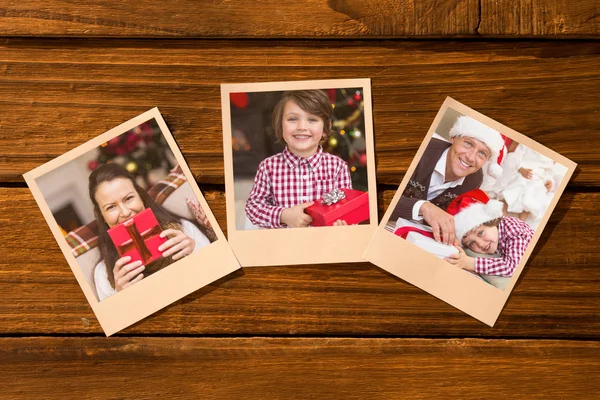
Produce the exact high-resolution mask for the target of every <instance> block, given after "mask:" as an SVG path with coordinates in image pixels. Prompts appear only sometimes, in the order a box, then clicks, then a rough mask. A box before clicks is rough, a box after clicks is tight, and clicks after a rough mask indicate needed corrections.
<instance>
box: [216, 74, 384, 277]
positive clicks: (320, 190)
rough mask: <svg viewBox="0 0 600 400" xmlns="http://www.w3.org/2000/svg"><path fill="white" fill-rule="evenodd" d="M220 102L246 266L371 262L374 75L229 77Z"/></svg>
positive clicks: (236, 232) (234, 219)
mask: <svg viewBox="0 0 600 400" xmlns="http://www.w3.org/2000/svg"><path fill="white" fill-rule="evenodd" d="M221 107H222V117H223V158H224V167H225V168H224V169H225V195H226V199H225V200H226V206H227V236H228V243H229V244H230V246H231V248H232V249H233V252H234V253H235V255H236V257H237V258H238V260H239V261H240V264H241V265H242V266H244V267H250V266H264V265H298V264H306V263H332V262H350V261H362V253H363V251H364V249H365V247H366V245H367V243H368V242H369V240H370V239H371V235H372V232H373V231H374V230H375V229H377V188H376V181H375V158H374V146H373V112H372V108H371V82H370V80H369V79H330V80H307V81H287V82H258V83H227V84H222V85H221ZM297 228H303V229H297ZM306 228H308V229H306ZM346 242H352V246H345V245H342V244H343V243H346ZM267 243H268V245H267ZM265 246H268V251H257V249H262V248H265V249H266V248H267V247H265ZM306 248H311V249H313V250H312V251H306Z"/></svg>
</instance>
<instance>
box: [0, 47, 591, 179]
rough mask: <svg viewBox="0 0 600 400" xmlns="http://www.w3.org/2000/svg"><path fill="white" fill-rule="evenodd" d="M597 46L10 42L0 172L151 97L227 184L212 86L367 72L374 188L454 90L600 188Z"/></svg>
mask: <svg viewBox="0 0 600 400" xmlns="http://www.w3.org/2000/svg"><path fill="white" fill-rule="evenodd" d="M306 54H310V57H307V56H306ZM599 54H600V43H599V42H529V43H520V42H448V41H432V42H408V41H406V42H397V41H394V42H392V41H377V42H343V41H335V42H333V41H312V42H308V41H272V42H271V41H269V42H265V41H248V42H244V46H239V42H237V41H200V42H196V41H186V40H180V41H171V40H165V41H140V40H85V41H83V40H66V41H62V40H61V41H56V40H39V41H32V40H23V39H15V40H13V39H10V40H6V41H5V42H4V44H3V45H2V46H0V104H1V105H2V109H3V112H2V116H1V117H0V129H1V130H2V132H4V134H3V135H1V136H0V181H3V182H22V177H21V175H22V174H23V173H25V172H27V171H28V170H30V169H32V168H34V167H36V166H38V165H40V164H42V163H44V162H46V161H48V160H50V159H52V158H55V157H56V156H58V155H60V154H62V153H64V152H66V151H68V150H70V149H72V148H74V147H76V146H77V145H79V144H82V143H84V142H86V141H87V140H89V139H91V138H93V137H95V136H97V135H98V134H100V133H102V132H104V131H106V130H108V129H110V128H112V127H114V126H116V125H118V124H120V123H122V122H124V121H126V120H128V119H130V118H132V117H134V116H136V115H138V114H139V113H141V112H143V111H146V110H148V109H150V108H152V107H154V106H158V107H159V108H160V110H161V111H162V113H163V115H164V117H165V120H166V121H167V124H168V125H169V126H170V128H171V130H172V132H173V134H174V135H175V137H176V139H177V141H178V143H179V145H180V147H181V149H182V151H183V154H184V156H185V157H186V159H187V160H188V163H189V164H190V168H191V169H192V171H193V173H194V174H195V175H196V177H197V179H198V181H199V182H201V183H217V184H222V183H223V182H224V177H223V158H222V128H221V126H222V124H221V108H220V88H219V84H220V83H223V82H230V83H231V82H262V81H282V80H303V79H326V78H327V79H330V78H356V77H371V80H372V91H373V110H374V126H375V146H376V155H377V179H378V182H379V183H382V184H390V185H398V184H399V183H400V181H401V179H402V177H403V174H404V173H405V171H406V169H407V168H408V166H409V164H410V162H411V161H412V158H413V156H414V154H415V152H416V150H417V149H418V147H419V146H420V144H421V141H422V139H423V137H424V135H425V134H426V132H427V130H428V129H429V126H430V125H431V123H432V121H433V118H434V117H435V114H436V112H437V110H438V109H439V106H441V104H442V102H443V100H444V99H445V97H446V96H451V97H454V98H455V99H457V100H459V101H461V102H463V103H465V104H467V105H468V106H470V107H472V108H474V109H476V110H478V111H480V112H482V113H484V114H486V115H488V116H489V117H491V118H494V119H496V120H498V121H499V122H501V123H504V124H505V125H508V126H510V127H511V128H513V129H515V130H517V131H519V132H522V133H524V134H526V135H528V136H530V137H532V138H533V139H535V140H537V141H539V142H540V143H542V144H544V145H546V146H548V147H550V148H552V149H553V150H555V151H557V152H559V153H561V154H563V155H564V156H566V157H569V158H571V159H572V160H574V161H575V162H577V163H579V165H580V170H579V171H578V174H577V175H576V176H575V178H574V180H573V183H574V184H575V185H579V186H590V187H597V186H598V182H599V181H598V179H597V176H598V174H599V173H600V162H599V161H600V160H599V159H600V152H599V151H598V147H597V145H596V143H597V142H598V140H600V134H599V131H598V129H597V127H598V126H600V113H599V112H598V104H600V56H599ZM342 61H343V62H342ZM590 144H591V145H590Z"/></svg>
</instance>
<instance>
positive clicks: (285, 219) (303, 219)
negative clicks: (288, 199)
mask: <svg viewBox="0 0 600 400" xmlns="http://www.w3.org/2000/svg"><path fill="white" fill-rule="evenodd" d="M314 203H315V202H314V201H309V202H308V203H302V204H298V205H297V206H294V207H290V208H285V209H284V210H283V211H282V212H281V217H280V220H281V223H282V224H285V225H287V226H289V227H290V228H305V227H307V226H308V225H310V223H311V222H312V218H311V216H310V215H308V214H305V213H304V209H305V208H306V207H310V206H312V205H313V204H314Z"/></svg>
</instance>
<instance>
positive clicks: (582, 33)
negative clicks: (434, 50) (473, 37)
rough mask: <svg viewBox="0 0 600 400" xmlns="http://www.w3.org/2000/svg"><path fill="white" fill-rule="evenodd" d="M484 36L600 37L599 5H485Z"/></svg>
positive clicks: (563, 1)
mask: <svg viewBox="0 0 600 400" xmlns="http://www.w3.org/2000/svg"><path fill="white" fill-rule="evenodd" d="M480 4H481V24H480V25H479V28H478V30H477V31H478V32H479V33H480V34H481V35H482V36H512V35H514V36H518V37H545V38H548V37H598V32H600V5H599V4H598V2H593V1H589V2H588V1H582V2H570V1H568V0H553V1H543V0H533V1H532V0H517V1H515V0H499V1H481V2H480Z"/></svg>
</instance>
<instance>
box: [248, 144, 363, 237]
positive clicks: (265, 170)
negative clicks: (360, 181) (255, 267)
mask: <svg viewBox="0 0 600 400" xmlns="http://www.w3.org/2000/svg"><path fill="white" fill-rule="evenodd" d="M341 188H348V189H352V180H351V179H350V172H349V171H348V164H346V162H345V161H344V160H342V159H341V158H339V157H337V156H334V155H333V154H329V153H326V152H324V151H323V149H322V148H321V146H319V149H318V150H317V152H316V153H315V154H313V155H312V156H310V157H308V158H303V157H300V156H297V155H295V154H293V153H291V152H290V151H289V150H288V148H287V147H286V148H285V149H284V150H283V152H281V153H278V154H275V155H274V156H271V157H269V158H266V159H265V160H263V161H262V162H261V163H260V165H259V166H258V171H257V172H256V177H255V178H254V186H253V187H252V191H251V192H250V196H249V197H248V201H247V202H246V215H247V216H248V219H250V221H251V222H252V223H253V224H254V225H258V226H262V227H264V228H282V227H284V226H285V225H282V224H281V220H280V218H281V212H282V211H283V210H284V209H285V208H290V207H293V206H296V205H298V204H302V203H306V202H308V201H315V200H320V199H321V198H322V197H323V195H324V194H326V193H329V192H331V191H332V190H334V189H341Z"/></svg>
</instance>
